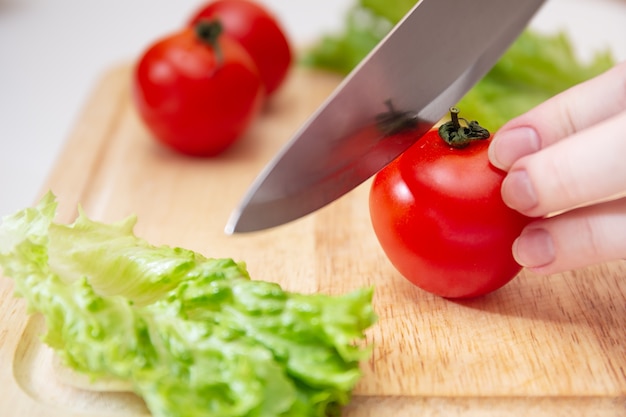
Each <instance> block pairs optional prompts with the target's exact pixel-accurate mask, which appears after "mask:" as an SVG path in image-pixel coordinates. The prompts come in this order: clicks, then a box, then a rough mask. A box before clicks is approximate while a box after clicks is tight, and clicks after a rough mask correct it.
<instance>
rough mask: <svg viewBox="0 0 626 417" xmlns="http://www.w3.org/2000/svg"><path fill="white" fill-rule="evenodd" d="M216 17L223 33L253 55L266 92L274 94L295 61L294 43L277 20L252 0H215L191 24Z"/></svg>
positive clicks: (199, 11) (194, 16)
mask: <svg viewBox="0 0 626 417" xmlns="http://www.w3.org/2000/svg"><path fill="white" fill-rule="evenodd" d="M215 18H217V19H219V20H220V22H221V23H222V25H223V26H224V32H225V33H226V34H228V35H229V36H230V37H231V38H233V39H235V40H236V41H237V42H239V43H240V44H241V45H242V46H243V47H244V48H245V49H246V51H247V52H248V53H249V54H250V56H251V57H252V60H253V61H254V62H255V64H256V66H257V68H258V70H259V74H260V76H261V79H262V81H263V84H264V86H265V91H266V94H267V95H268V96H269V95H271V94H272V93H274V92H275V91H276V90H277V89H278V87H280V85H281V84H282V83H283V81H284V80H285V78H286V76H287V73H288V71H289V68H290V67H291V63H292V60H293V53H292V48H291V45H290V43H289V40H288V38H287V36H286V35H285V32H284V30H283V29H282V27H281V26H280V24H279V22H278V20H277V19H276V18H275V17H274V16H273V15H272V14H271V13H270V12H269V10H267V9H265V8H264V7H263V6H262V5H261V4H259V3H256V2H253V1H249V0H214V1H211V2H209V3H207V4H206V5H204V6H202V7H201V8H200V9H199V10H197V11H196V13H195V14H194V15H193V16H192V18H191V20H190V25H192V26H193V25H195V24H196V23H198V22H199V21H200V20H202V19H209V20H210V19H215Z"/></svg>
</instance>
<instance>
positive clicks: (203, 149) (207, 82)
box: [132, 28, 265, 156]
mask: <svg viewBox="0 0 626 417" xmlns="http://www.w3.org/2000/svg"><path fill="white" fill-rule="evenodd" d="M217 45H218V47H219V50H220V56H221V58H218V54H216V49H215V48H213V47H211V46H209V45H207V44H206V43H204V42H202V41H201V40H200V39H198V36H197V35H196V32H195V30H194V28H185V29H184V30H182V31H179V32H177V33H174V34H172V35H169V36H166V37H164V38H162V39H160V40H158V41H156V42H155V43H154V44H152V45H151V46H150V47H148V49H147V50H146V51H145V52H144V54H143V55H142V56H141V57H140V59H139V61H138V63H137V65H136V67H135V70H134V74H133V86H132V87H133V88H132V97H133V100H134V102H135V105H136V108H137V110H138V113H139V116H140V117H141V118H142V119H143V121H144V122H145V125H146V126H147V127H148V129H149V130H150V131H151V132H152V133H153V135H154V136H155V138H156V139H157V140H158V141H160V142H161V143H163V144H164V145H166V146H168V147H169V148H171V149H174V150H176V151H178V152H181V153H184V154H188V155H193V156H214V155H217V154H219V153H221V152H223V151H224V150H225V149H227V148H228V147H230V146H231V145H232V144H233V143H234V142H235V141H236V140H237V139H238V138H239V137H240V136H241V135H242V134H243V133H244V132H245V130H246V129H247V128H248V127H249V125H250V123H251V122H252V121H253V120H254V118H255V117H256V115H257V114H258V113H259V111H260V108H261V104H262V101H263V99H264V96H265V95H264V89H263V86H262V83H261V79H260V77H259V74H258V71H257V69H256V66H255V65H254V63H253V61H252V59H251V58H250V56H249V55H248V54H247V52H246V51H245V49H243V47H241V46H240V45H239V44H238V43H237V42H236V41H235V40H233V39H230V38H229V37H228V36H225V35H223V34H222V35H220V36H219V38H218V40H217Z"/></svg>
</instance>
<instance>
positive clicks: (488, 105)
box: [301, 0, 615, 131]
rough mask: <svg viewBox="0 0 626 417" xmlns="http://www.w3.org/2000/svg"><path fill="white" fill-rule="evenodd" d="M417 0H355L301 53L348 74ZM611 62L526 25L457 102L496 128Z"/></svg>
mask: <svg viewBox="0 0 626 417" xmlns="http://www.w3.org/2000/svg"><path fill="white" fill-rule="evenodd" d="M415 3H416V2H415V0H359V1H358V2H357V3H356V4H355V6H354V7H353V8H352V9H350V10H349V12H348V14H347V16H346V23H345V25H344V28H343V29H342V30H341V31H340V32H338V33H333V34H326V35H323V36H322V37H321V38H320V39H319V41H318V42H317V43H316V44H315V45H314V46H313V47H312V48H310V49H309V50H307V51H306V52H305V53H304V54H303V56H302V58H301V63H302V64H303V65H306V66H310V67H314V68H320V69H324V70H329V71H334V72H337V73H339V74H342V75H346V74H348V73H349V72H350V71H352V69H354V67H356V66H357V65H358V64H359V62H361V60H362V59H363V58H365V56H366V55H367V54H368V53H369V52H370V51H371V50H372V49H373V48H374V47H375V46H376V45H377V44H378V42H380V40H382V38H383V37H384V36H385V35H386V34H387V33H388V32H389V31H390V30H391V28H393V25H395V24H396V23H397V22H398V21H399V20H400V19H401V18H402V17H403V16H404V15H405V14H406V12H408V11H409V9H410V8H411V7H412V6H413V5H414V4H415ZM614 63H615V61H614V59H613V57H612V56H611V54H610V52H608V51H601V52H598V53H597V54H596V56H595V57H594V59H592V60H591V62H583V61H582V60H581V59H579V58H578V57H577V56H576V53H575V51H574V48H573V46H572V44H571V42H570V40H569V39H568V37H567V36H566V35H565V34H563V33H557V34H554V35H548V34H540V33H537V32H535V31H532V30H531V29H526V30H525V31H524V32H523V33H522V34H521V36H520V37H519V38H518V39H517V40H516V41H515V42H514V43H513V44H512V45H511V47H510V48H509V50H508V51H507V52H506V53H505V54H504V55H503V56H502V58H501V59H500V60H499V61H498V63H496V65H495V66H494V68H493V69H492V70H491V71H490V72H489V73H488V74H487V75H486V76H485V77H484V78H483V79H482V80H481V81H479V82H478V83H477V84H476V85H475V86H474V88H473V89H472V90H470V91H469V92H468V94H467V95H466V96H465V97H463V99H462V100H461V101H460V102H459V103H458V104H457V107H459V108H460V110H461V113H462V115H463V117H464V118H466V119H468V120H477V121H479V122H480V124H481V125H483V126H484V127H486V128H488V129H489V130H492V131H495V130H497V129H499V128H500V127H501V126H502V125H503V124H504V123H506V122H507V121H508V120H510V119H512V118H513V117H515V116H518V115H520V114H522V113H524V112H526V111H528V110H530V109H531V108H533V107H534V106H536V105H538V104H540V103H541V102H543V101H545V100H546V99H548V98H550V97H552V96H554V95H555V94H557V93H559V92H562V91H564V90H566V89H568V88H569V87H572V86H574V85H576V84H579V83H581V82H583V81H585V80H588V79H590V78H593V77H594V76H596V75H599V74H600V73H602V72H604V71H606V70H607V69H609V68H610V67H612V66H613V65H614Z"/></svg>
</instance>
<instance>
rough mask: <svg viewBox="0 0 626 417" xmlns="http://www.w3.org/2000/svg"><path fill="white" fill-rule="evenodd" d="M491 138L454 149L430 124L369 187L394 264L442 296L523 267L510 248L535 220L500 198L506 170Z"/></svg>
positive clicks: (468, 292) (490, 286)
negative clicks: (496, 162)
mask: <svg viewBox="0 0 626 417" xmlns="http://www.w3.org/2000/svg"><path fill="white" fill-rule="evenodd" d="M487 136H488V132H487ZM488 142H489V141H488V140H482V141H475V142H473V143H471V144H470V145H468V146H466V147H464V148H461V149H457V148H453V147H451V146H450V145H448V144H447V143H445V142H444V141H443V140H442V139H441V137H440V136H439V134H438V131H437V130H436V129H433V130H431V131H430V132H429V133H427V134H426V135H424V137H422V138H421V139H420V140H419V141H418V142H417V143H416V144H415V145H413V146H412V147H411V148H409V149H408V150H407V151H406V152H405V153H403V154H402V155H401V156H400V157H398V158H397V159H396V160H394V161H393V162H392V163H391V164H389V165H388V166H387V167H385V168H384V169H382V170H381V171H380V172H379V173H378V174H377V175H376V176H375V178H374V181H373V183H372V187H371V190H370V201H369V204H370V216H371V221H372V225H373V228H374V231H375V233H376V236H377V238H378V240H379V242H380V245H381V247H382V248H383V250H384V252H385V254H386V255H387V257H388V258H389V260H390V261H391V263H392V264H393V265H394V266H395V268H396V269H397V270H398V271H399V272H400V273H401V274H402V275H403V276H404V277H405V278H406V279H408V280H409V281H410V282H412V283H413V284H415V285H417V286H418V287H420V288H422V289H424V290H426V291H428V292H431V293H433V294H437V295H439V296H442V297H445V298H470V297H476V296H480V295H483V294H487V293H489V292H492V291H495V290H496V289H498V288H500V287H502V286H503V285H505V284H506V283H508V282H509V281H510V280H512V279H513V278H514V277H515V276H516V275H517V274H518V273H519V271H520V270H521V267H520V266H519V265H518V264H517V263H516V262H515V260H514V259H513V255H512V252H511V246H512V244H513V241H514V240H515V239H516V238H517V237H518V236H519V234H520V232H521V231H522V228H523V227H524V226H525V225H526V224H527V223H528V222H529V221H530V219H529V218H527V217H525V216H522V215H521V214H519V213H518V212H516V211H514V210H512V209H510V208H508V207H507V206H506V205H505V204H504V202H503V201H502V198H501V196H500V185H501V183H502V180H503V179H504V173H503V172H502V171H500V170H498V169H496V168H495V167H493V166H492V165H491V164H490V163H489V160H488V157H487V148H488V146H489V143H488Z"/></svg>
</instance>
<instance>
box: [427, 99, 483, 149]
mask: <svg viewBox="0 0 626 417" xmlns="http://www.w3.org/2000/svg"><path fill="white" fill-rule="evenodd" d="M461 121H463V122H464V123H463V124H461ZM439 136H440V137H441V139H443V140H444V142H446V143H447V144H448V145H450V146H452V147H453V148H458V149H460V148H465V147H466V146H467V145H469V144H470V143H471V142H473V141H475V140H485V139H489V137H490V136H491V134H490V133H489V131H488V130H487V129H485V128H484V127H482V126H481V125H479V124H478V122H477V121H476V120H472V121H467V120H466V119H463V118H459V109H457V108H456V107H450V121H448V122H446V123H444V124H442V125H441V126H439Z"/></svg>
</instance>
